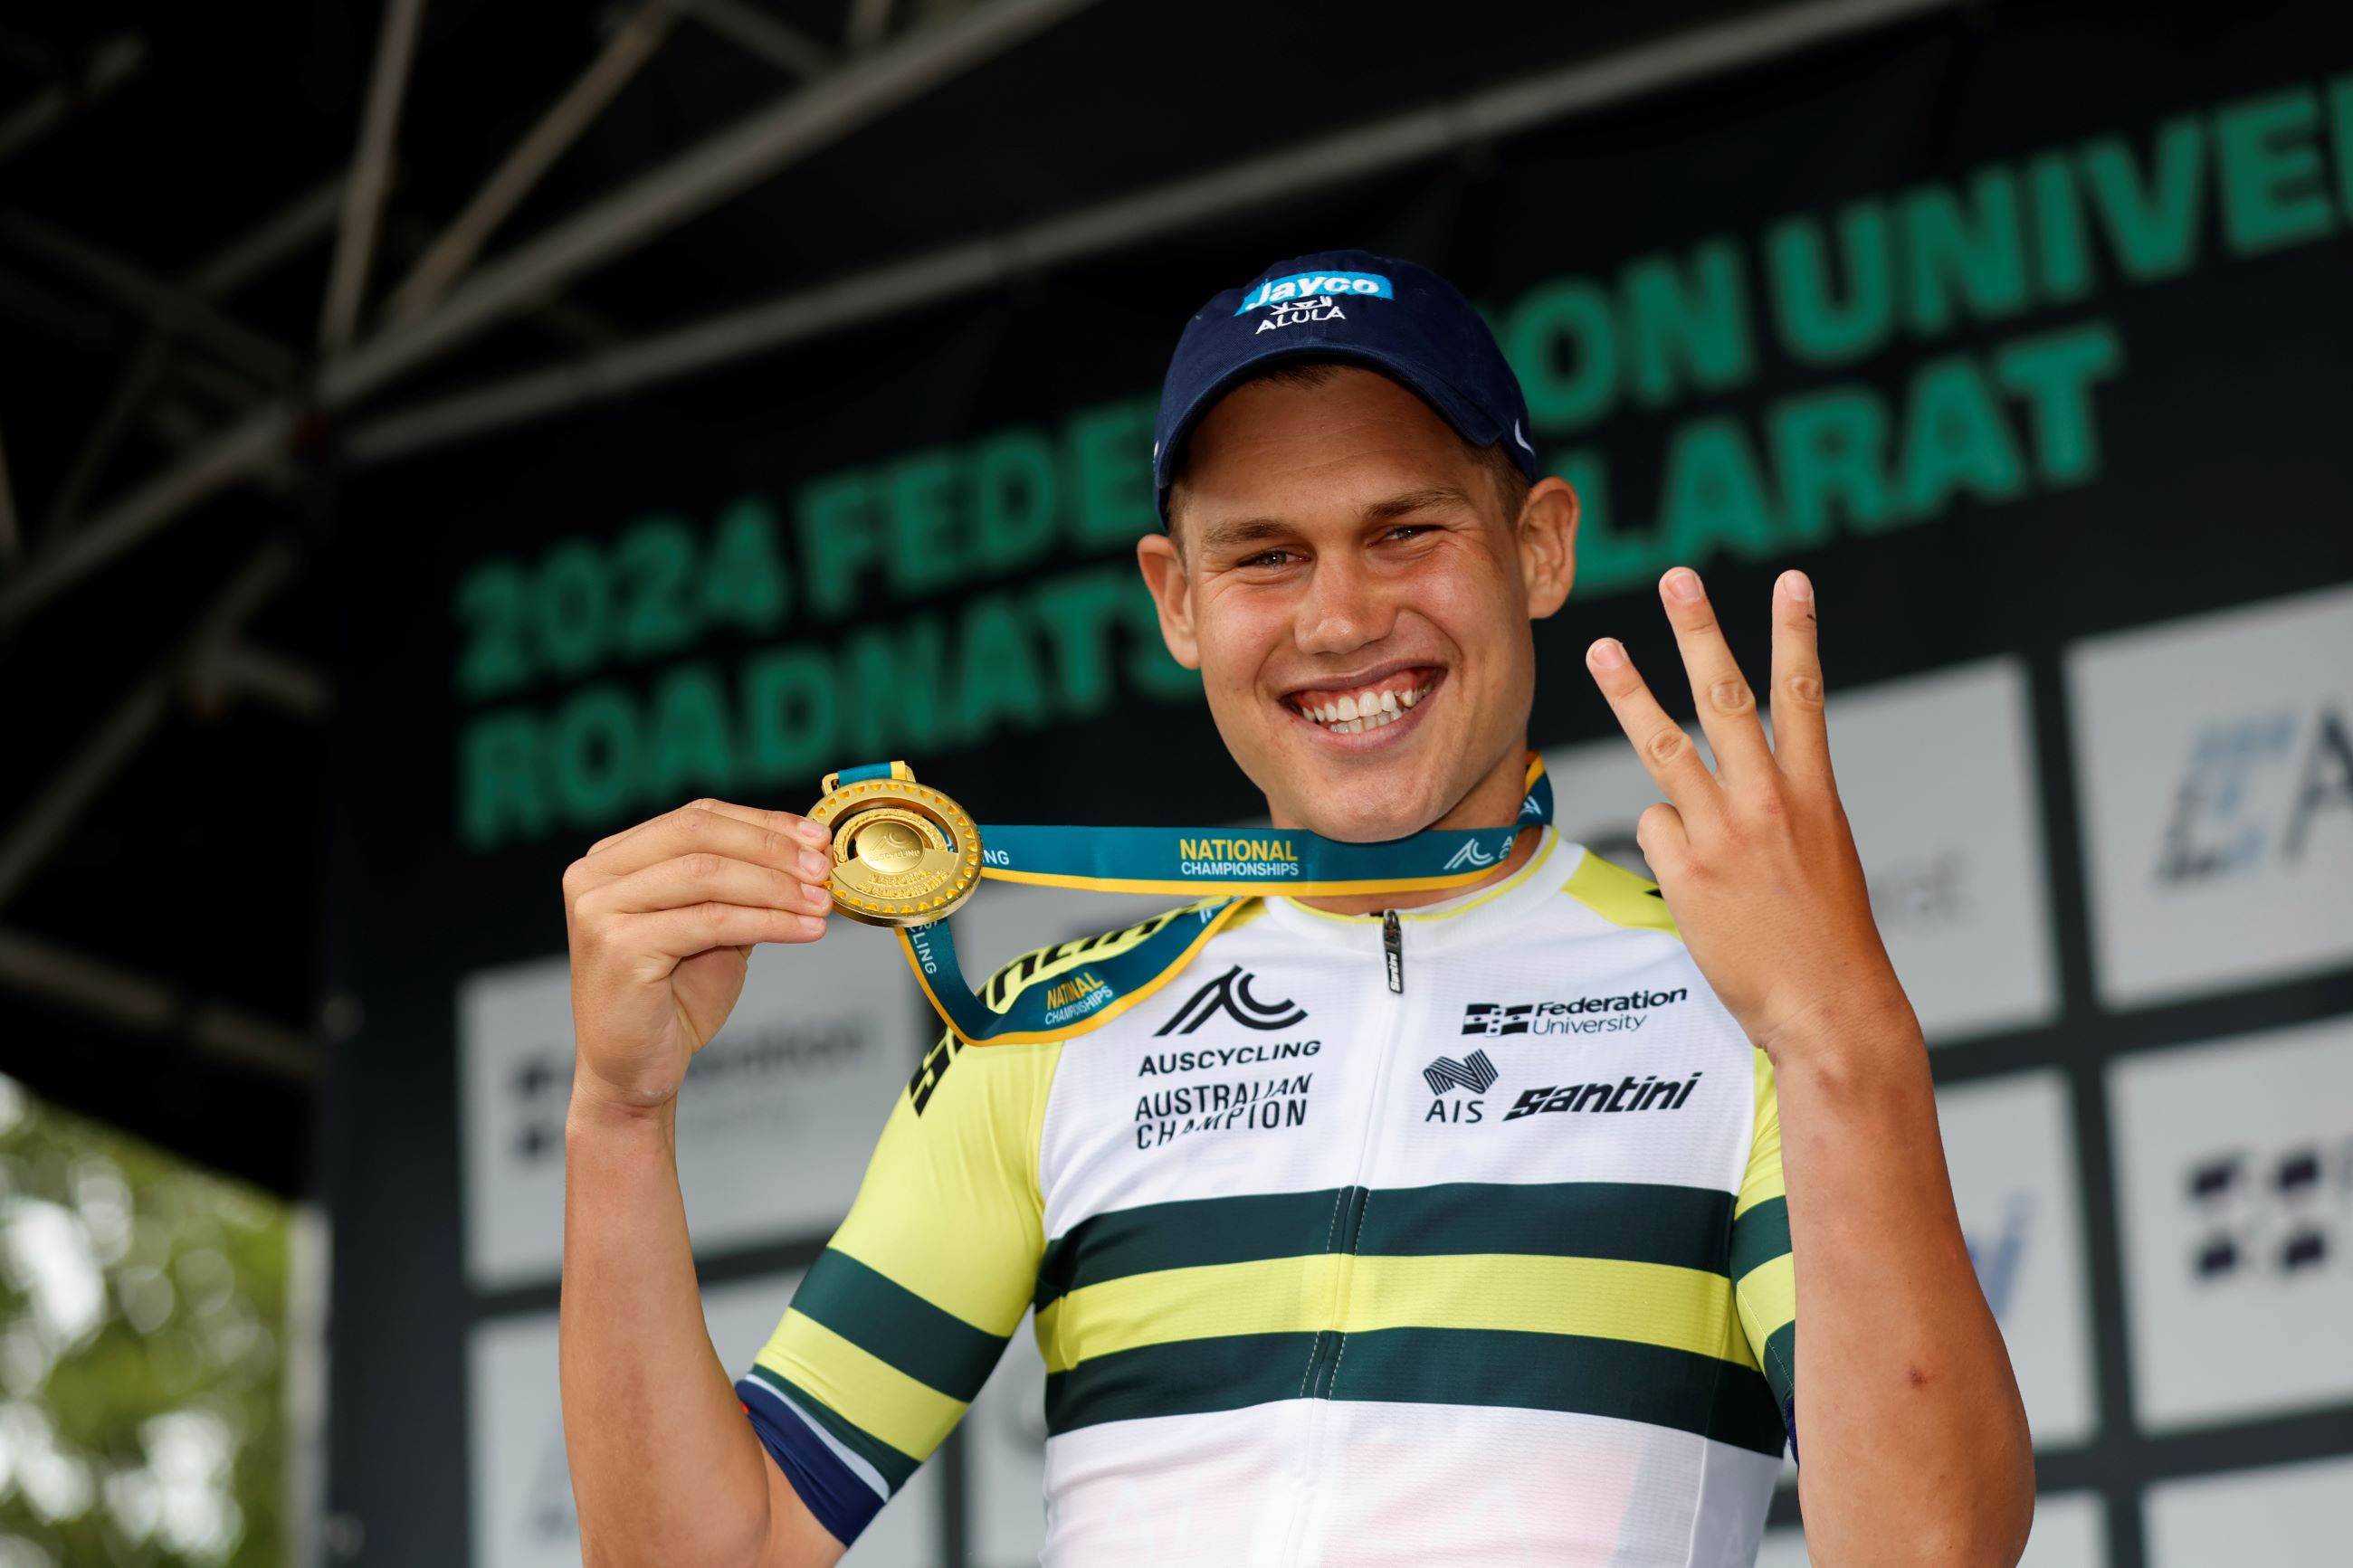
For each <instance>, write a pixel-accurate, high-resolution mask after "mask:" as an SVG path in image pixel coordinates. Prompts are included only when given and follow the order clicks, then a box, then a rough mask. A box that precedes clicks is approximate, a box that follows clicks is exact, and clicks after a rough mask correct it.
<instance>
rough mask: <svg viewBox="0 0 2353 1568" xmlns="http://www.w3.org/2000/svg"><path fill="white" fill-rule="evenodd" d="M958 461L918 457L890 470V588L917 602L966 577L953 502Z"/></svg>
mask: <svg viewBox="0 0 2353 1568" xmlns="http://www.w3.org/2000/svg"><path fill="white" fill-rule="evenodd" d="M955 477H956V464H955V458H951V457H950V456H949V455H948V454H947V453H945V452H944V451H935V452H919V453H917V454H915V455H914V456H913V457H912V458H901V459H900V460H899V461H898V462H896V463H893V464H892V466H891V478H890V481H889V495H890V519H891V584H892V587H893V588H895V589H896V590H897V591H898V592H899V593H900V594H901V595H905V596H908V597H913V596H914V595H919V594H925V593H929V592H931V591H932V590H933V589H934V588H944V587H945V586H946V585H947V584H950V583H954V582H955V581H957V580H958V579H959V578H961V577H963V576H964V574H965V563H964V552H963V551H962V549H961V548H960V546H961V544H962V542H963V541H962V540H961V539H959V538H958V537H957V530H956V515H955V505H954V503H953V502H952V501H951V500H950V499H949V494H948V491H949V487H950V486H951V485H953V484H954V483H955Z"/></svg>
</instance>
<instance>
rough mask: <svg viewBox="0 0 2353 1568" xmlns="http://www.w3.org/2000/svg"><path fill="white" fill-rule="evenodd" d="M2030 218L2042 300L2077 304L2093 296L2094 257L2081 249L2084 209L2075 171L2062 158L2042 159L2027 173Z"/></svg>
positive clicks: (2085, 248)
mask: <svg viewBox="0 0 2353 1568" xmlns="http://www.w3.org/2000/svg"><path fill="white" fill-rule="evenodd" d="M2026 189H2027V195H2028V197H2029V199H2030V200H2031V203H2032V205H2033V212H2034V260H2035V267H2036V269H2037V270H2038V271H2039V272H2040V273H2041V274H2042V297H2043V299H2044V300H2080V299H2082V298H2083V297H2084V295H2086V294H2088V293H2090V292H2091V291H2092V252H2091V247H2089V246H2087V245H2085V244H2084V205H2083V200H2082V196H2081V195H2080V194H2079V193H2078V192H2077V191H2076V189H2075V171H2074V169H2073V167H2072V166H2071V165H2070V164H2069V163H2068V162H2067V159H2066V158H2065V156H2064V155H2063V154H2060V153H2046V154H2045V155H2044V156H2042V157H2040V158H2037V159H2035V160H2034V162H2033V163H2030V164H2028V165H2027V167H2026Z"/></svg>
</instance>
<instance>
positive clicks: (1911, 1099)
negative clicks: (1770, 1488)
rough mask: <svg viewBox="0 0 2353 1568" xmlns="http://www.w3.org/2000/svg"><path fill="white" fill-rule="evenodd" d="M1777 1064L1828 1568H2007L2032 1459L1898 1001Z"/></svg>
mask: <svg viewBox="0 0 2353 1568" xmlns="http://www.w3.org/2000/svg"><path fill="white" fill-rule="evenodd" d="M1818 1027H1819V1028H1820V1036H1819V1037H1815V1038H1810V1039H1807V1040H1805V1041H1803V1042H1799V1041H1795V1040H1791V1041H1785V1042H1782V1043H1781V1046H1780V1048H1778V1049H1777V1050H1776V1052H1775V1053H1774V1055H1775V1077H1776V1080H1777V1083H1778V1094H1779V1103H1780V1121H1781V1140H1782V1147H1781V1157H1782V1170H1783V1175H1784V1179H1785V1180H1786V1182H1787V1184H1788V1210H1789V1236H1790V1247H1791V1251H1792V1253H1793V1255H1794V1258H1795V1263H1796V1270H1795V1271H1796V1279H1797V1292H1798V1367H1799V1395H1798V1412H1799V1415H1798V1442H1799V1478H1800V1479H1799V1489H1800V1493H1801V1496H1802V1500H1803V1504H1804V1508H1805V1514H1806V1535H1807V1543H1808V1549H1809V1552H1810V1554H1811V1556H1812V1558H1813V1561H1814V1562H1815V1563H1817V1564H1819V1565H1820V1568H1846V1565H1848V1564H1856V1563H1864V1564H1870V1565H1872V1568H1880V1565H1883V1564H1903V1563H1937V1564H1954V1565H1961V1564H1969V1565H1974V1564H1979V1563H1986V1564H1993V1565H1995V1568H2009V1565H2010V1564H2011V1563H2014V1562H2015V1561H2016V1560H2017V1554H2018V1552H2020V1550H2021V1549H2022V1547H2023V1546H2024V1543H2025V1539H2026V1531H2027V1526H2028V1523H2029V1521H2030V1520H2031V1516H2032V1511H2033V1455H2032V1447H2031V1443H2030V1441H2029V1438H2028V1436H2027V1430H2026V1417H2025V1413H2024V1410H2023V1408H2022V1407H2021V1405H2020V1403H2019V1398H2018V1389H2017V1384H2016V1381H2015V1379H2014V1378H2013V1377H2012V1376H2011V1373H2010V1357H2009V1353H2008V1352H2007V1351H2006V1349H2005V1348H2004V1346H2003V1344H2002V1341H2001V1334H2000V1330H1999V1329H1998V1328H1997V1327H1996V1326H1995V1323H1994V1320H1993V1314H1992V1313H1991V1312H1990V1311H1989V1310H1988V1309H1987V1307H1986V1303H1985V1298H1984V1294H1983V1292H1982V1291H1981V1290H1980V1289H1978V1282H1977V1276H1976V1273H1975V1271H1974V1270H1973V1269H1972V1268H1971V1267H1970V1264H1969V1257H1968V1245H1967V1243H1966V1242H1965V1241H1964V1240H1963V1238H1962V1236H1961V1228H1960V1222H1959V1219H1958V1217H1957V1215H1956V1214H1955V1212H1954V1208H1953V1198H1952V1188H1951V1185H1950V1183H1949V1179H1948V1177H1947V1173H1946V1169H1945V1157H1944V1146H1943V1142H1942V1140H1941V1139H1940V1138H1939V1136H1938V1133H1937V1129H1936V1096H1935V1092H1934V1089H1933V1087H1932V1084H1931V1081H1930V1077H1929V1072H1928V1058H1927V1051H1926V1047H1925V1045H1924V1044H1923V1042H1922V1040H1921V1038H1920V1035H1919V1030H1918V1026H1917V1024H1916V1023H1915V1020H1914V1018H1913V1016H1912V1014H1911V1010H1910V1008H1909V1007H1908V1006H1905V1005H1901V1002H1900V999H1898V1000H1897V1001H1896V1002H1895V1003H1893V1004H1891V1005H1889V1006H1888V1007H1887V1008H1885V1009H1883V1010H1882V1011H1881V1013H1880V1014H1879V1016H1874V1017H1871V1018H1867V1019H1848V1020H1837V1021H1824V1022H1822V1023H1821V1024H1820V1025H1819V1026H1818Z"/></svg>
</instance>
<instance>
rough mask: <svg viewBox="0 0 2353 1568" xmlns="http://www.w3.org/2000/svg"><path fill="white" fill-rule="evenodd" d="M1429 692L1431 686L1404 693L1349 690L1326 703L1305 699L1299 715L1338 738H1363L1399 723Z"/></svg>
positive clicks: (1300, 705) (1301, 702)
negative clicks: (1365, 733)
mask: <svg viewBox="0 0 2353 1568" xmlns="http://www.w3.org/2000/svg"><path fill="white" fill-rule="evenodd" d="M1429 692H1430V689H1429V688H1428V687H1426V686H1421V687H1415V688H1412V689H1409V690H1405V691H1397V690H1384V691H1362V692H1358V691H1350V692H1346V693H1344V694H1343V695H1342V696H1340V697H1339V698H1338V699H1336V700H1332V701H1326V702H1311V701H1308V700H1305V699H1302V700H1300V703H1299V712H1300V714H1301V716H1302V717H1303V718H1306V719H1309V720H1312V721H1314V722H1315V723H1318V724H1322V725H1324V727H1325V728H1327V729H1329V730H1330V731H1332V732H1333V733H1334V734H1335V735H1361V734H1363V733H1364V732H1365V731H1367V730H1377V729H1379V728H1380V727H1381V726H1382V725H1384V724H1394V723H1396V722H1397V721H1398V719H1400V718H1402V717H1403V716H1404V713H1405V710H1407V709H1409V708H1411V707H1412V706H1413V705H1414V704H1415V703H1417V702H1419V701H1420V700H1422V699H1423V698H1424V697H1426V696H1428V695H1429Z"/></svg>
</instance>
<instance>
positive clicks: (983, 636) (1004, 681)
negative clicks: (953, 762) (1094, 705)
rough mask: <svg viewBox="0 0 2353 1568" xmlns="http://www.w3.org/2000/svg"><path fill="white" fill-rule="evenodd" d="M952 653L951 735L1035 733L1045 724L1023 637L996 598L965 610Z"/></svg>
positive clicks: (1033, 657)
mask: <svg viewBox="0 0 2353 1568" xmlns="http://www.w3.org/2000/svg"><path fill="white" fill-rule="evenodd" d="M958 630H959V632H960V633H961V635H960V636H959V637H958V638H957V639H956V640H957V648H956V676H957V690H956V705H955V732H956V734H957V736H958V738H960V739H962V740H965V741H968V742H969V741H978V740H984V739H986V738H987V737H988V736H989V735H991V734H993V733H995V732H996V731H997V729H998V728H999V727H1000V726H1002V725H1006V724H1012V725H1016V726H1018V727H1019V728H1021V729H1024V730H1035V729H1038V728H1039V727H1041V726H1042V725H1043V724H1044V723H1045V722H1046V717H1047V714H1046V690H1045V682H1044V681H1043V680H1041V679H1039V674H1038V658H1037V654H1036V652H1035V651H1034V650H1033V649H1032V648H1031V647H1030V646H1029V630H1028V628H1027V627H1025V626H1023V625H1022V624H1021V617H1020V616H1018V615H1016V614H1015V613H1014V609H1013V605H1012V603H1011V602H1010V601H1009V600H1008V599H1007V598H1006V597H1005V596H1004V595H1001V594H991V595H988V596H987V597H986V598H981V599H976V600H974V601H973V602H972V603H971V604H970V605H967V606H966V607H965V616H964V624H963V626H961V627H959V628H958Z"/></svg>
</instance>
